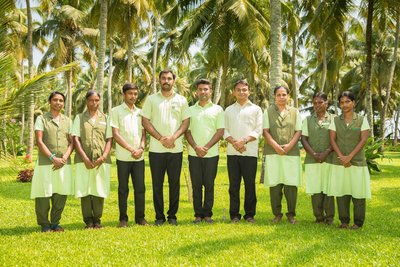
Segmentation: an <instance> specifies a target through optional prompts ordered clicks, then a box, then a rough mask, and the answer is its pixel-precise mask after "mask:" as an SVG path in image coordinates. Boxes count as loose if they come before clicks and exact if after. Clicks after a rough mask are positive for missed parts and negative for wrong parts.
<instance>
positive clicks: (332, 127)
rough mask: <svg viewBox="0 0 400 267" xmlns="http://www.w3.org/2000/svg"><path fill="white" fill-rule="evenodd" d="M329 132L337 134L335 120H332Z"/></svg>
mask: <svg viewBox="0 0 400 267" xmlns="http://www.w3.org/2000/svg"><path fill="white" fill-rule="evenodd" d="M329 130H332V131H335V132H336V125H335V120H331V124H329Z"/></svg>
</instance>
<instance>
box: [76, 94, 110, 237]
mask: <svg viewBox="0 0 400 267" xmlns="http://www.w3.org/2000/svg"><path fill="white" fill-rule="evenodd" d="M85 98H86V108H87V109H86V111H84V112H83V113H81V114H79V115H77V116H76V117H75V120H74V125H73V127H72V136H73V139H74V145H75V149H76V154H75V161H74V163H75V173H76V175H75V197H79V198H81V209H82V216H83V221H84V222H85V224H86V227H85V228H86V229H92V228H96V229H99V228H102V226H101V221H100V219H101V216H102V215H103V207H104V198H106V197H108V195H109V193H110V174H111V158H110V150H111V144H112V132H111V127H110V125H109V122H108V120H107V116H106V115H104V114H103V113H102V112H101V111H99V104H100V95H99V93H98V92H96V91H93V90H89V91H88V92H87V93H86V97H85Z"/></svg>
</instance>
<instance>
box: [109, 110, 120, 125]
mask: <svg viewBox="0 0 400 267" xmlns="http://www.w3.org/2000/svg"><path fill="white" fill-rule="evenodd" d="M110 127H112V128H116V129H119V121H118V110H116V108H114V109H112V110H111V114H110Z"/></svg>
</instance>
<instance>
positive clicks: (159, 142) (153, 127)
mask: <svg viewBox="0 0 400 267" xmlns="http://www.w3.org/2000/svg"><path fill="white" fill-rule="evenodd" d="M175 78H176V76H175V74H174V73H173V72H172V71H170V70H163V71H161V72H160V75H159V82H160V85H161V90H160V91H159V92H157V93H155V94H153V95H150V96H148V97H147V99H146V102H145V103H144V106H143V110H142V113H141V115H142V121H143V127H144V128H145V129H146V130H147V131H148V132H149V133H150V135H151V137H150V149H149V161H150V170H151V178H152V181H153V201H154V209H155V211H156V221H155V224H156V225H162V224H164V222H165V215H164V192H163V186H164V176H165V172H167V174H168V184H169V209H168V212H167V214H168V223H169V224H171V225H177V218H176V213H177V212H178V205H179V188H180V177H181V167H182V151H183V144H182V139H183V136H182V135H183V134H184V133H185V132H186V130H187V129H188V126H189V117H190V113H189V106H188V103H187V101H186V99H185V97H183V96H182V95H180V94H178V93H175V91H174V89H173V86H174V83H175Z"/></svg>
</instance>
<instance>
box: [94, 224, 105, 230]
mask: <svg viewBox="0 0 400 267" xmlns="http://www.w3.org/2000/svg"><path fill="white" fill-rule="evenodd" d="M101 228H103V226H102V225H101V224H100V223H95V224H94V225H93V229H101Z"/></svg>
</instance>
